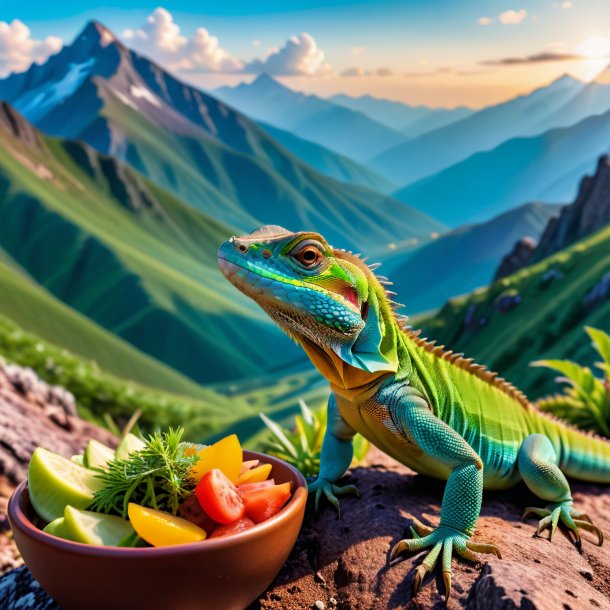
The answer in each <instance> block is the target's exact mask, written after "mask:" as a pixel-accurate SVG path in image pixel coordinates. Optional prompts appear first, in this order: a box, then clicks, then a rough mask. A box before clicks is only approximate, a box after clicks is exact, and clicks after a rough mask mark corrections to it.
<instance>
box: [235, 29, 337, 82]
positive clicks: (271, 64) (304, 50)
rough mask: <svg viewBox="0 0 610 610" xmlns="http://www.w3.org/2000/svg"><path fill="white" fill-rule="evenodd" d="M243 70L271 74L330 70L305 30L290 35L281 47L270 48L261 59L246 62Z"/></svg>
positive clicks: (324, 72) (317, 73)
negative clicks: (298, 33)
mask: <svg viewBox="0 0 610 610" xmlns="http://www.w3.org/2000/svg"><path fill="white" fill-rule="evenodd" d="M243 71H244V72H246V73H261V72H266V73H267V74H270V75H272V76H323V75H325V74H330V73H331V72H332V70H331V67H330V65H329V64H328V63H327V62H326V61H325V56H324V51H322V49H320V48H319V47H318V44H317V43H316V41H315V39H314V38H313V36H311V35H310V34H307V33H306V32H303V33H302V34H300V35H299V36H291V37H290V38H289V39H288V40H287V41H286V42H285V43H284V46H283V47H281V48H279V49H271V50H270V51H269V52H268V53H267V55H266V56H265V57H263V58H262V59H254V60H252V61H250V62H248V63H247V64H246V65H245V66H244V69H243Z"/></svg>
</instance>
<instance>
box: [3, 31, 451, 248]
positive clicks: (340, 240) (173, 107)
mask: <svg viewBox="0 0 610 610" xmlns="http://www.w3.org/2000/svg"><path fill="white" fill-rule="evenodd" d="M0 99H4V100H6V101H7V102H9V103H10V104H11V105H13V106H14V107H15V108H16V109H17V110H18V111H19V112H21V113H22V114H23V115H24V116H25V117H26V118H28V119H30V120H31V121H32V122H34V123H35V124H36V126H37V127H39V128H40V129H41V130H42V131H44V132H45V133H48V134H51V135H54V136H60V137H63V138H68V139H78V140H81V141H83V142H86V143H87V144H89V145H91V146H92V147H93V148H95V149H96V150H98V151H99V152H101V153H104V154H109V155H112V156H113V157H115V158H117V159H119V160H122V161H124V162H126V163H127V164H129V165H130V166H131V167H133V168H134V169H136V170H137V171H139V172H140V173H142V174H144V175H145V176H147V177H149V178H151V179H152V180H154V182H155V183H156V184H157V185H159V186H161V187H163V188H164V189H166V190H167V191H169V192H171V193H172V194H174V195H176V196H178V197H180V198H181V199H183V200H184V201H185V202H187V203H188V204H190V205H191V206H192V207H193V208H196V209H198V210H200V211H203V212H204V213H205V214H207V215H209V216H210V217H212V218H214V219H215V220H216V221H218V222H221V223H224V224H225V225H227V226H229V227H231V228H233V229H234V230H235V231H238V232H245V231H250V230H252V228H253V227H255V226H258V225H261V224H270V223H273V224H281V225H283V226H287V227H289V228H295V229H296V228H299V227H302V226H308V227H311V228H314V229H318V230H320V231H321V232H322V233H324V234H325V235H326V236H327V237H328V239H329V240H330V241H331V242H333V243H336V244H340V245H342V246H344V247H358V248H359V249H362V247H363V246H364V245H365V244H367V243H371V242H373V243H388V242H390V241H392V240H393V239H395V238H397V237H399V236H400V237H403V236H404V235H407V236H411V237H415V238H417V239H421V240H424V239H426V238H427V237H428V236H429V234H430V233H431V232H434V231H437V230H439V229H441V228H442V225H441V224H440V223H437V222H435V221H433V220H432V219H431V218H428V217H426V216H425V215H423V214H421V213H419V212H417V211H415V210H413V209H410V208H409V207H407V206H404V205H403V204H401V203H399V202H397V201H395V200H393V199H391V198H389V197H386V196H384V195H381V194H379V193H378V192H376V191H371V190H369V189H366V188H364V187H360V186H354V185H348V184H345V183H343V182H338V181H336V180H332V179H330V178H328V177H326V176H323V175H321V174H320V173H318V172H317V171H315V170H314V169H313V168H311V167H310V166H309V165H307V164H306V163H304V162H303V161H301V160H300V159H298V158H297V157H295V156H294V155H292V154H291V153H290V152H289V151H287V150H286V149H285V148H284V147H282V146H281V145H280V144H278V143H277V142H276V141H275V140H274V139H273V138H271V137H270V136H269V135H268V134H267V133H266V132H265V131H264V130H263V129H262V128H261V127H259V126H258V125H257V124H255V123H253V122H252V121H251V120H249V119H247V118H246V117H245V116H244V115H242V114H240V113H238V112H236V111H234V110H233V109H231V108H229V107H227V106H226V105H225V104H224V103H222V102H219V101H218V100H216V99H215V98H213V97H211V96H209V95H207V94H205V93H202V92H201V91H198V90H197V89H194V88H192V87H190V86H188V85H186V84H184V83H182V82H180V81H178V80H176V79H175V78H173V77H172V76H171V75H169V74H168V73H167V72H165V71H163V70H162V69H161V68H160V67H159V66H157V65H156V64H154V63H152V62H151V61H149V60H148V59H146V58H144V57H142V56H140V55H138V54H136V53H134V52H133V51H130V50H129V49H127V48H126V47H124V46H123V45H122V44H121V43H120V42H118V41H117V39H116V38H115V37H114V35H113V34H112V33H111V32H110V31H109V30H107V29H106V28H105V27H104V26H102V25H101V24H99V23H95V22H92V23H90V24H88V25H87V27H86V28H85V29H84V30H83V32H82V33H81V34H80V35H79V36H78V37H77V38H76V40H75V41H74V42H73V44H72V45H70V46H68V47H64V48H63V49H62V50H61V51H60V52H59V53H58V54H57V55H54V56H52V57H51V58H50V59H49V60H48V61H47V62H46V63H45V64H43V65H36V64H34V65H32V66H31V68H30V69H29V70H28V71H26V72H24V73H21V74H16V75H12V76H9V77H8V78H6V79H4V80H3V81H0Z"/></svg>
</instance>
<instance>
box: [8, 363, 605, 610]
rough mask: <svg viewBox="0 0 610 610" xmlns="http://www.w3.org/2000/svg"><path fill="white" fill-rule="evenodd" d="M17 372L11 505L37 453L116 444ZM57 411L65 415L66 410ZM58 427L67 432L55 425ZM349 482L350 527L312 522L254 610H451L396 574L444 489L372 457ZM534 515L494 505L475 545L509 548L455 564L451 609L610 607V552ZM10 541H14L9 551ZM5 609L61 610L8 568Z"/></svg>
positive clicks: (512, 496) (591, 501) (584, 496)
mask: <svg viewBox="0 0 610 610" xmlns="http://www.w3.org/2000/svg"><path fill="white" fill-rule="evenodd" d="M13 373H14V374H13V376H12V377H11V375H8V376H7V374H6V369H2V368H0V435H1V438H2V443H0V465H1V467H2V469H3V470H2V471H1V473H2V477H3V479H2V480H3V482H4V484H3V486H2V487H0V489H1V490H2V491H0V493H4V494H5V497H6V494H7V493H8V491H10V489H11V487H12V486H13V485H14V484H15V483H16V482H17V481H18V480H19V478H21V477H23V476H24V475H25V464H26V462H27V459H28V457H29V453H31V451H32V450H33V448H34V446H35V445H36V444H45V445H46V446H48V447H49V448H50V449H52V450H55V451H59V452H61V453H64V454H65V455H69V454H70V453H75V452H76V451H78V450H80V449H81V447H82V443H83V441H84V439H86V438H89V437H91V436H97V438H100V440H102V441H104V442H112V438H111V437H110V435H109V434H108V433H107V432H104V431H103V430H99V429H96V428H94V427H92V426H91V425H89V424H86V423H84V422H82V421H80V420H78V419H77V418H75V417H74V415H73V413H65V409H64V407H66V408H67V410H68V411H70V412H71V411H72V407H70V404H71V401H70V399H69V398H67V397H66V396H65V394H63V393H62V392H61V391H59V395H61V396H63V399H65V400H67V406H66V405H64V406H61V405H58V404H57V400H59V399H58V398H56V397H55V398H50V396H55V394H54V392H55V390H52V389H49V388H48V386H46V384H43V385H41V386H36V385H35V378H33V377H31V375H30V373H28V372H27V371H26V372H25V373H24V372H23V369H13ZM23 374H26V375H28V376H29V379H30V381H32V383H34V386H30V387H29V389H28V387H27V385H26V387H24V386H23V383H22V381H19V380H20V379H22V378H23ZM11 378H12V379H13V381H11ZM15 381H16V382H17V383H15ZM45 386H46V388H45ZM33 387H37V388H38V389H36V390H33V389H32V388H33ZM49 391H51V394H49V393H48V392H49ZM60 402H61V401H60ZM58 406H60V407H61V409H63V410H64V413H62V412H61V411H60V412H58V411H57V409H56V408H57V407H58ZM51 416H52V417H51ZM54 418H55V419H58V421H59V422H60V423H52V424H51V423H49V421H51V422H53V419H54ZM11 473H12V474H11ZM345 482H346V483H354V484H356V485H357V486H358V487H359V489H360V492H361V496H362V497H361V498H360V499H357V498H346V499H343V501H342V517H341V519H340V520H337V518H336V515H335V513H334V511H333V509H332V508H331V507H330V506H328V505H324V506H323V508H322V510H321V512H320V513H319V514H318V515H317V516H316V515H314V514H312V512H309V513H308V515H307V516H306V519H305V523H304V525H303V529H302V532H301V535H300V537H299V539H298V541H297V544H296V546H295V548H294V550H293V552H292V554H291V556H290V558H289V559H288V561H287V562H286V565H285V566H284V568H283V570H282V572H281V573H280V574H279V576H278V578H277V579H276V581H275V582H274V583H273V585H272V586H271V587H270V589H269V590H268V591H267V592H266V593H265V594H264V595H263V596H262V597H261V598H260V599H259V600H258V601H257V602H255V603H254V604H253V605H252V606H251V608H250V609H249V610H297V609H298V610H301V609H307V608H313V609H314V610H315V609H316V608H317V609H318V610H320V609H322V610H333V609H337V610H345V609H352V608H353V609H358V610H361V609H362V610H364V609H370V610H379V609H381V608H391V609H395V608H412V609H420V608H443V607H444V597H443V596H442V595H441V594H439V590H441V591H442V589H443V584H442V578H440V579H439V575H438V574H436V573H434V574H432V575H430V578H429V579H427V580H426V581H425V582H424V585H423V587H422V590H421V591H420V592H419V594H418V595H417V597H416V598H415V599H411V577H412V575H413V573H414V569H415V567H416V566H417V565H418V563H419V561H420V560H421V558H422V556H421V555H420V556H416V557H409V558H407V559H406V560H405V561H403V562H402V563H400V564H398V565H396V566H394V567H393V568H390V569H388V568H387V558H388V553H389V550H390V548H391V547H392V545H393V544H394V543H395V542H397V541H398V540H399V539H400V538H402V537H409V525H410V524H411V523H412V522H413V519H418V520H419V521H421V522H423V523H427V524H429V525H435V524H437V523H438V515H439V510H440V502H441V498H442V494H443V488H444V483H442V482H439V481H433V480H432V479H428V478H426V477H423V476H420V475H417V474H415V473H413V472H412V471H410V470H408V469H407V468H405V467H403V466H401V465H400V464H397V463H396V462H394V461H393V460H391V459H390V458H388V457H386V456H385V455H383V454H382V453H380V452H379V451H376V450H372V451H371V452H370V454H369V456H368V465H367V466H366V467H361V468H355V469H353V470H352V471H351V472H350V473H349V475H348V476H347V477H346V479H345ZM572 489H573V492H574V500H575V504H576V505H577V506H578V508H580V509H581V510H585V511H586V512H588V513H589V515H590V516H591V518H592V519H593V521H594V522H595V523H597V524H598V525H599V526H601V527H602V529H605V530H606V531H607V532H608V528H609V526H610V517H609V516H610V487H607V486H606V487H603V486H594V485H586V484H580V483H573V486H572ZM531 505H533V506H540V505H541V503H540V501H539V500H537V499H536V498H535V497H534V496H533V495H532V494H531V493H529V491H528V490H527V489H526V488H525V487H524V486H519V487H518V488H516V489H514V490H511V491H508V492H489V493H486V494H485V497H484V501H483V511H482V516H481V519H480V520H479V523H478V528H477V531H476V533H475V539H476V540H479V541H483V542H491V543H493V544H496V545H497V546H499V547H500V548H501V550H502V554H503V559H501V560H500V559H497V558H495V557H493V556H486V559H487V560H488V561H487V563H485V564H483V565H478V564H473V563H467V562H465V561H463V560H460V559H458V560H455V561H454V564H453V588H452V589H453V590H452V592H451V597H450V599H449V602H448V608H450V609H457V608H468V609H481V610H482V609H485V610H493V609H502V610H504V609H507V610H508V609H517V608H521V609H523V610H532V609H539V610H557V609H563V610H580V609H581V608H582V609H584V608H600V609H604V608H610V544H609V543H608V542H607V543H606V545H605V546H603V547H601V548H600V547H597V546H595V545H594V544H593V543H592V537H591V536H589V535H588V534H587V533H584V535H583V538H584V539H585V540H584V541H583V551H582V554H581V553H579V552H578V551H577V550H576V548H575V547H574V546H573V545H572V543H571V542H570V541H569V540H568V538H567V537H566V536H563V535H561V534H560V533H557V534H556V536H555V538H554V539H553V542H552V543H550V542H548V541H547V540H544V539H540V538H533V537H532V535H533V532H534V523H533V522H532V523H527V524H524V523H521V521H520V518H519V517H520V515H521V513H522V511H523V508H524V507H525V506H531ZM8 539H9V537H8V536H7V535H6V531H5V533H4V534H3V536H2V540H3V541H4V543H5V546H6V541H7V540H8ZM17 562H18V559H16V558H14V557H13V558H11V561H9V562H8V563H7V562H6V561H5V563H4V564H3V566H4V569H5V570H7V568H10V567H12V566H13V565H15V563H17ZM5 608H6V609H8V608H11V609H13V608H20V610H58V609H57V606H56V605H54V604H53V602H52V601H51V600H50V599H49V598H48V597H47V596H46V594H45V593H44V592H43V591H42V590H41V589H40V587H39V586H38V585H37V583H36V582H35V581H33V579H32V578H31V576H30V575H29V573H28V572H27V570H26V569H25V568H24V567H20V568H17V569H12V570H10V569H9V570H8V571H6V573H5V574H4V576H3V577H0V609H5Z"/></svg>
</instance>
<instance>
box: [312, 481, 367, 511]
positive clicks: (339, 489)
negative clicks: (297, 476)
mask: <svg viewBox="0 0 610 610" xmlns="http://www.w3.org/2000/svg"><path fill="white" fill-rule="evenodd" d="M308 489H309V493H315V496H314V498H315V499H314V508H315V510H316V512H317V511H318V509H319V506H320V498H321V497H322V496H326V499H327V500H328V501H329V502H330V503H331V504H332V505H333V506H334V507H335V510H336V511H337V519H340V518H341V507H340V506H339V500H338V499H337V498H338V497H339V498H340V497H341V496H350V495H351V496H356V497H358V498H359V497H360V492H359V491H358V488H357V487H356V486H355V485H344V486H340V485H335V484H334V483H332V482H331V481H329V480H328V479H321V478H319V477H318V478H317V479H316V480H315V481H313V482H312V483H310V484H309V486H308Z"/></svg>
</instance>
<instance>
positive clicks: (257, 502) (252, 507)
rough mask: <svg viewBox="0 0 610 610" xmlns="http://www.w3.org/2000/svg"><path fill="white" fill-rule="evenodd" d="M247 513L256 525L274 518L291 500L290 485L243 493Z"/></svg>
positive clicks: (284, 484) (285, 484)
mask: <svg viewBox="0 0 610 610" xmlns="http://www.w3.org/2000/svg"><path fill="white" fill-rule="evenodd" d="M241 494H242V498H243V500H244V507H245V513H246V516H247V517H250V519H252V521H254V523H260V522H261V521H265V520H266V519H269V517H273V515H275V514H276V513H277V512H279V510H280V509H281V508H282V506H284V504H286V502H287V501H288V498H290V483H283V484H282V485H273V486H271V487H262V488H259V489H253V490H246V491H245V492H244V491H242V492H241Z"/></svg>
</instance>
